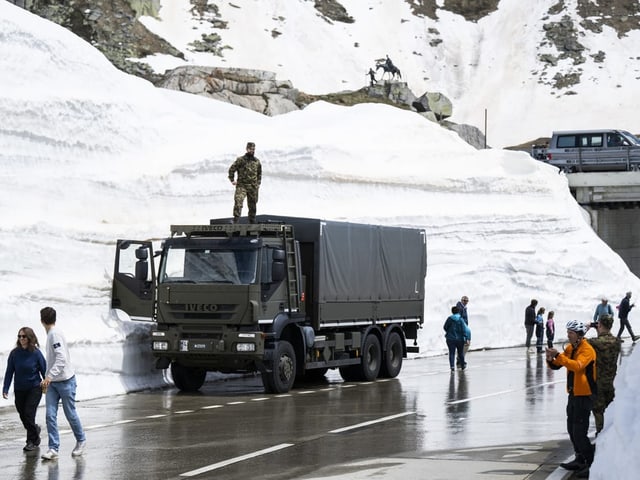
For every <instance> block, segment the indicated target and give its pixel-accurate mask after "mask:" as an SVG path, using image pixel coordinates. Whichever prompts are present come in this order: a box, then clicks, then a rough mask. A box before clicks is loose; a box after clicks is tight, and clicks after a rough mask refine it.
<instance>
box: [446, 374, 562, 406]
mask: <svg viewBox="0 0 640 480" xmlns="http://www.w3.org/2000/svg"><path fill="white" fill-rule="evenodd" d="M565 382H566V381H565V380H558V381H556V382H545V383H539V384H537V385H531V386H530V387H525V388H514V389H510V390H501V391H499V392H492V393H487V394H486V395H478V396H477V397H470V398H463V399H462V400H454V401H452V402H445V405H458V404H460V403H467V402H470V401H472V400H479V399H481V398H489V397H495V396H497V395H504V394H506V393H513V392H519V391H521V390H531V389H534V388H540V387H546V386H548V385H554V384H556V383H565Z"/></svg>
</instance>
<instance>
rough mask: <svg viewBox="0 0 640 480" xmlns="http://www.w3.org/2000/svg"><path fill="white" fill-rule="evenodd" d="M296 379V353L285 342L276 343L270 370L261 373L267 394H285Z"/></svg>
mask: <svg viewBox="0 0 640 480" xmlns="http://www.w3.org/2000/svg"><path fill="white" fill-rule="evenodd" d="M295 379H296V352H295V351H294V350H293V346H292V345H291V344H290V343H289V342H287V341H286V340H280V341H279V342H278V343H276V348H275V350H274V352H273V365H271V370H270V371H268V372H263V373H262V384H263V385H264V389H265V391H266V392H267V393H287V392H288V391H289V390H291V387H292V386H293V382H294V381H295Z"/></svg>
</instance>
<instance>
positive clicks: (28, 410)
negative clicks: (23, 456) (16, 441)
mask: <svg viewBox="0 0 640 480" xmlns="http://www.w3.org/2000/svg"><path fill="white" fill-rule="evenodd" d="M13 393H14V395H15V399H16V410H17V411H18V415H20V420H21V421H22V425H24V428H25V429H26V430H27V442H31V443H33V444H34V445H38V444H39V443H40V432H39V431H38V430H39V429H38V425H37V424H36V410H38V405H39V404H40V399H41V398H42V390H41V389H40V387H39V386H38V387H34V388H32V389H31V390H14V392H13Z"/></svg>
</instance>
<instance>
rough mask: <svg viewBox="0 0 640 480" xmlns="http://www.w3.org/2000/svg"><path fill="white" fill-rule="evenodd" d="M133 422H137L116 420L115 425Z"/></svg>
mask: <svg viewBox="0 0 640 480" xmlns="http://www.w3.org/2000/svg"><path fill="white" fill-rule="evenodd" d="M131 422H135V420H116V421H115V422H113V424H114V425H122V424H124V423H131Z"/></svg>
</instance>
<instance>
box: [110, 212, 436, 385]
mask: <svg viewBox="0 0 640 480" xmlns="http://www.w3.org/2000/svg"><path fill="white" fill-rule="evenodd" d="M257 222H258V223H256V224H246V223H238V224H233V223H232V222H231V221H230V219H214V220H211V221H210V223H209V224H208V225H206V224H205V225H173V226H171V236H170V237H169V238H166V239H164V241H163V242H162V246H161V249H160V250H159V251H158V252H154V250H153V245H152V242H151V241H136V240H118V241H117V247H116V257H115V270H114V276H113V288H112V297H111V306H112V308H114V309H119V310H122V311H124V312H126V313H127V314H129V316H130V317H131V318H132V319H135V320H143V319H147V320H149V319H150V320H153V321H155V325H154V327H153V328H152V332H151V333H152V338H151V350H152V352H153V354H154V356H155V357H156V359H157V360H156V367H157V368H159V369H166V368H171V374H172V377H173V380H174V383H175V385H176V387H177V388H179V389H180V390H183V391H194V390H198V389H199V388H200V387H201V386H202V385H203V383H204V380H205V376H206V373H207V372H208V371H218V372H224V373H241V372H257V371H259V372H260V373H261V378H262V383H263V385H264V388H265V390H266V391H267V392H272V393H284V392H287V391H289V390H290V389H291V388H292V386H293V384H294V382H295V381H296V380H302V379H319V378H321V377H322V376H324V374H325V373H326V372H327V370H328V369H335V368H338V369H339V370H340V374H341V376H342V377H343V378H344V379H345V380H347V381H358V380H367V381H371V380H374V379H376V378H377V377H395V376H397V375H398V373H399V372H400V369H401V368H402V362H403V358H406V356H407V352H418V351H419V347H418V345H417V336H418V329H419V328H420V326H421V325H422V323H423V319H424V296H425V287H424V282H425V276H426V255H427V253H426V234H425V231H424V230H421V229H414V228H401V227H388V226H376V225H366V224H356V223H346V222H336V221H326V220H319V219H312V218H296V217H281V216H273V215H259V216H258V217H257ZM154 258H158V259H159V261H158V264H157V266H156V263H155V262H154ZM156 267H157V268H156Z"/></svg>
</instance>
